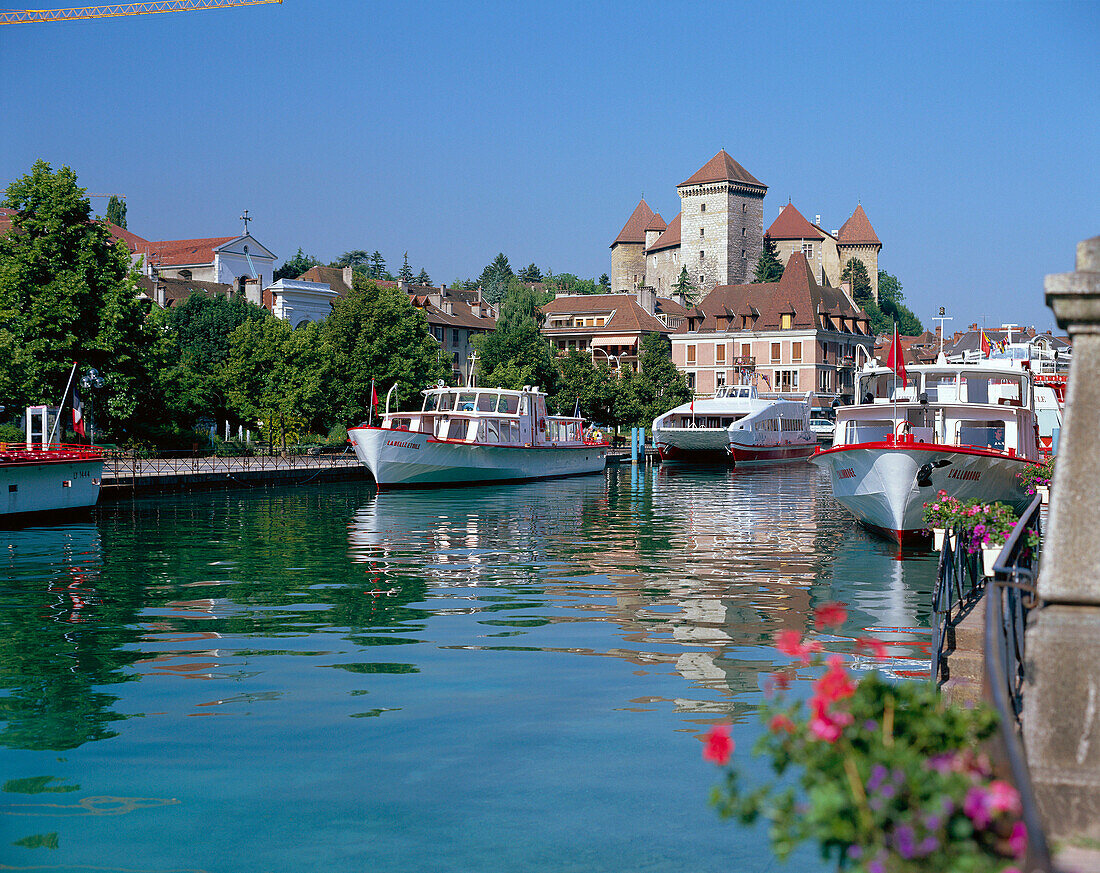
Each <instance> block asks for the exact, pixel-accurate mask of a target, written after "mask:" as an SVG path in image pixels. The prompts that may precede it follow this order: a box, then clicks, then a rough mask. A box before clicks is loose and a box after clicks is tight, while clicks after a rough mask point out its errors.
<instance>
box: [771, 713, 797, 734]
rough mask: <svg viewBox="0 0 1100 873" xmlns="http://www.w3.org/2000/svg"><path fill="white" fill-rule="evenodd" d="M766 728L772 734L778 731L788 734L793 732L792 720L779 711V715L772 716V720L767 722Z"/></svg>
mask: <svg viewBox="0 0 1100 873" xmlns="http://www.w3.org/2000/svg"><path fill="white" fill-rule="evenodd" d="M768 730H770V731H771V732H772V733H773V734H777V733H779V732H780V731H783V732H784V733H788V734H793V733H794V722H793V721H791V720H790V718H789V717H788V716H786V715H784V714H783V713H779V715H776V716H773V717H772V720H771V721H770V722H769V723H768Z"/></svg>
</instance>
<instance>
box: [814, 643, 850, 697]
mask: <svg viewBox="0 0 1100 873" xmlns="http://www.w3.org/2000/svg"><path fill="white" fill-rule="evenodd" d="M855 693H856V686H855V683H854V682H852V679H851V677H850V676H849V675H848V671H847V670H845V669H844V659H843V658H841V657H840V655H833V656H832V657H831V658H829V669H828V670H826V671H825V673H824V675H823V676H822V677H821V678H820V679H818V680H817V687H816V688H815V690H814V698H815V699H820V700H822V701H823V702H824V703H826V704H830V703H836V702H837V701H838V700H844V699H845V698H846V697H851V696H852V695H853V694H855Z"/></svg>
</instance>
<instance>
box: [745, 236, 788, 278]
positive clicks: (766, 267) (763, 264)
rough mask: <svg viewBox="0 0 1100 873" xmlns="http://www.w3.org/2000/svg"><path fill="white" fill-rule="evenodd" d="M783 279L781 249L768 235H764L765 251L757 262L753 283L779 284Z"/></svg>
mask: <svg viewBox="0 0 1100 873" xmlns="http://www.w3.org/2000/svg"><path fill="white" fill-rule="evenodd" d="M782 278H783V262H782V261H781V260H779V249H777V248H776V246H775V240H773V239H772V238H771V237H770V236H768V235H767V234H764V249H763V251H761V252H760V258H759V259H758V260H757V262H756V271H755V272H754V273H753V278H752V281H753V282H778V281H779V280H780V279H782Z"/></svg>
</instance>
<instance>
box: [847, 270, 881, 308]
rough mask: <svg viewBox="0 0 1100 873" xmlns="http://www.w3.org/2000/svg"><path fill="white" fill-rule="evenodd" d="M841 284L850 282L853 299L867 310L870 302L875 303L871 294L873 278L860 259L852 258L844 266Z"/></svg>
mask: <svg viewBox="0 0 1100 873" xmlns="http://www.w3.org/2000/svg"><path fill="white" fill-rule="evenodd" d="M840 281H841V282H848V283H849V287H850V288H851V289H852V299H853V300H854V301H855V302H856V303H858V304H860V305H861V306H864V308H866V302H867V301H868V300H871V301H872V302H874V301H873V295H872V294H871V277H870V276H868V275H867V265H866V264H864V263H863V261H861V260H860V259H859V258H852V259H851V260H850V261H848V263H846V264H845V265H844V272H842V273H841V274H840Z"/></svg>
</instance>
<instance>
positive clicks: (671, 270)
mask: <svg viewBox="0 0 1100 873" xmlns="http://www.w3.org/2000/svg"><path fill="white" fill-rule="evenodd" d="M696 254H698V251H696ZM681 266H682V264H681V259H680V249H679V247H677V246H672V247H670V248H667V249H662V250H661V251H659V252H653V253H652V254H650V255H647V256H646V271H645V281H646V284H647V285H649V286H650V287H651V288H655V289H656V290H657V296H658V297H668V296H669V295H670V294H671V293H672V289H673V288H675V287H676V283H677V282H679V281H680V268H681ZM693 281H695V282H698V281H699V277H698V276H696V277H695V279H694V280H693Z"/></svg>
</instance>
